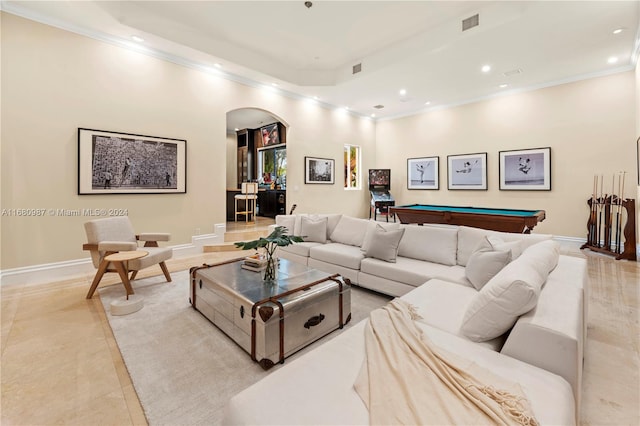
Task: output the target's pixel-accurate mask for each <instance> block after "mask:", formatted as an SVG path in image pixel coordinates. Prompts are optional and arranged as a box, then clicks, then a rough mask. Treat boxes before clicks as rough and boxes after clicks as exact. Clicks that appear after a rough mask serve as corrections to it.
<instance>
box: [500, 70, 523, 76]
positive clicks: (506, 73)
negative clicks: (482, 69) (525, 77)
mask: <svg viewBox="0 0 640 426" xmlns="http://www.w3.org/2000/svg"><path fill="white" fill-rule="evenodd" d="M518 74H522V70H521V69H520V68H518V69H515V70H511V71H507V72H503V73H502V75H503V76H505V77H511V76H512V75H518Z"/></svg>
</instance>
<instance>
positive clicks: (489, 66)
mask: <svg viewBox="0 0 640 426" xmlns="http://www.w3.org/2000/svg"><path fill="white" fill-rule="evenodd" d="M481 70H482V72H489V71H491V65H483V66H482V68H481Z"/></svg>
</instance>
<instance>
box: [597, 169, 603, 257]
mask: <svg viewBox="0 0 640 426" xmlns="http://www.w3.org/2000/svg"><path fill="white" fill-rule="evenodd" d="M603 195H604V175H600V193H599V194H598V241H597V242H596V245H597V246H598V247H601V242H602V237H601V235H602V209H603V204H602V197H603Z"/></svg>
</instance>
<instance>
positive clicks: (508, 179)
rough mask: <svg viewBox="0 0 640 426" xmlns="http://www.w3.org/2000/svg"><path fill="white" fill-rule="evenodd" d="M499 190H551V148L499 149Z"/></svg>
mask: <svg viewBox="0 0 640 426" xmlns="http://www.w3.org/2000/svg"><path fill="white" fill-rule="evenodd" d="M499 154H500V190H501V191H506V190H512V191H551V148H533V149H520V150H511V151H500V152H499Z"/></svg>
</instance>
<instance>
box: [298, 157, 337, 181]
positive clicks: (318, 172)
mask: <svg viewBox="0 0 640 426" xmlns="http://www.w3.org/2000/svg"><path fill="white" fill-rule="evenodd" d="M334 176H335V160H333V159H330V158H317V157H304V183H326V184H331V185H333V183H334Z"/></svg>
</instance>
